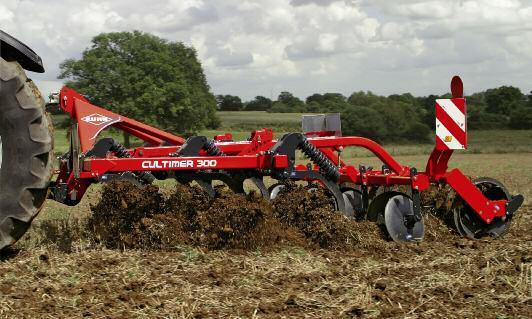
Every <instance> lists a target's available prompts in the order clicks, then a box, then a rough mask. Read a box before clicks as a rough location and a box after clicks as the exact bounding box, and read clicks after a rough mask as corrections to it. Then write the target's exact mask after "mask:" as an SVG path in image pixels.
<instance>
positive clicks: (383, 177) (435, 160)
mask: <svg viewBox="0 0 532 319" xmlns="http://www.w3.org/2000/svg"><path fill="white" fill-rule="evenodd" d="M452 90H453V95H454V94H456V95H455V96H454V97H461V95H462V88H461V81H460V83H458V82H457V81H455V80H454V79H453V84H452ZM60 101H61V105H60V106H61V108H62V109H63V110H64V111H65V112H67V113H69V114H70V117H71V118H72V120H73V122H74V123H76V124H77V126H74V127H77V135H76V136H75V137H77V138H79V154H80V155H81V156H80V158H79V171H78V172H75V171H73V170H69V168H68V167H67V165H66V163H62V165H61V167H60V170H59V172H58V177H57V183H59V184H66V185H67V189H68V195H69V198H70V199H71V200H72V201H79V200H80V199H81V198H82V197H83V194H84V193H85V191H86V189H87V188H88V186H90V184H92V183H95V182H97V181H98V178H100V177H102V176H103V175H105V174H109V173H120V172H126V171H175V172H180V171H203V170H226V171H231V170H243V169H255V170H261V171H268V170H271V169H283V168H287V167H288V166H289V163H288V158H287V156H286V155H276V154H272V153H271V152H269V151H270V150H271V148H272V147H273V146H274V145H275V144H276V143H277V141H276V140H275V139H274V138H273V137H274V135H273V131H272V130H270V129H263V130H258V131H254V132H252V133H251V137H250V139H249V140H247V141H231V140H232V136H231V135H230V134H228V133H227V134H225V135H219V136H217V137H216V138H215V141H216V146H218V148H219V149H220V150H221V151H222V152H223V153H224V156H206V154H205V153H204V152H200V154H199V156H196V157H182V158H179V157H173V156H171V154H173V153H176V152H177V151H179V149H180V148H181V146H182V145H183V144H184V143H185V140H184V139H183V138H181V137H178V136H175V135H172V134H170V133H167V132H164V131H161V130H159V129H157V128H154V127H151V126H149V125H146V124H143V123H140V122H137V121H135V120H132V119H129V118H126V117H124V116H120V115H118V114H116V113H113V112H110V111H108V110H105V109H103V108H100V107H98V106H95V105H92V104H91V103H89V102H88V101H87V100H86V99H85V98H84V97H83V96H81V95H80V94H78V93H77V92H75V91H74V90H72V89H70V88H67V87H64V88H63V89H62V90H61V92H60ZM109 127H115V128H117V129H119V130H122V131H125V132H127V133H129V134H131V135H133V136H135V137H137V138H139V139H141V140H143V141H145V142H146V143H147V144H148V145H150V146H143V147H137V148H134V149H131V150H129V152H130V154H131V158H117V157H115V156H112V155H108V156H107V157H106V158H92V157H86V158H85V157H83V155H84V154H86V153H87V152H88V151H89V150H90V149H92V147H93V146H94V144H95V142H96V141H97V137H98V136H99V134H100V133H101V132H102V131H103V130H104V129H106V128H109ZM315 135H319V136H318V137H309V138H308V141H309V142H310V143H312V144H313V145H314V146H315V147H316V148H318V149H319V150H320V151H321V152H322V153H323V154H325V156H326V157H327V158H329V159H330V160H331V161H332V162H333V163H334V164H335V165H338V167H339V172H340V174H341V176H340V179H339V181H338V183H354V184H359V185H382V186H393V185H410V186H411V187H412V188H413V189H416V190H418V191H423V190H424V189H426V188H428V187H429V185H430V183H447V184H449V185H450V186H451V187H452V188H453V189H454V190H456V192H457V193H458V194H459V195H460V196H461V197H462V198H463V199H464V200H465V201H466V202H467V203H468V204H469V205H470V206H471V207H472V208H473V209H474V210H475V211H476V212H477V214H478V215H479V216H480V217H481V218H482V219H483V220H484V221H485V222H486V223H488V224H489V223H490V222H491V221H492V220H493V218H495V217H497V216H501V217H502V216H504V215H505V209H501V207H506V206H505V205H506V201H504V200H500V201H490V200H488V199H487V198H486V197H484V195H483V194H482V193H481V192H480V190H478V189H477V188H476V187H475V185H473V184H472V183H471V181H470V180H469V179H468V178H467V177H465V176H464V175H463V174H462V173H461V172H460V171H459V170H457V169H454V170H451V171H450V172H447V165H448V161H449V159H450V157H451V155H452V153H453V151H452V150H446V151H442V150H438V149H437V148H435V149H434V150H433V151H432V153H431V155H430V157H429V159H428V161H427V166H426V170H425V172H419V173H417V174H414V175H413V176H411V168H410V167H409V166H404V165H401V164H400V163H399V162H397V161H396V160H395V159H394V158H393V157H392V156H391V155H390V154H389V153H388V152H387V151H386V150H385V149H384V148H383V147H382V146H381V145H379V144H377V143H376V142H374V141H372V140H369V139H367V138H363V137H354V136H349V137H338V136H323V135H326V134H315ZM73 147H75V145H73ZM346 147H362V148H365V149H367V150H369V151H370V152H372V153H373V154H374V155H375V156H376V157H377V158H379V159H380V160H381V161H382V162H383V164H384V165H386V167H387V168H388V169H387V170H385V171H382V170H369V171H366V172H362V173H361V172H360V171H359V170H358V169H357V168H356V167H355V166H353V165H349V164H347V163H345V162H344V161H341V160H340V161H339V156H338V151H341V150H343V149H345V148H346ZM74 160H76V159H74ZM296 170H297V171H306V170H308V168H307V166H305V165H297V166H296ZM314 170H316V171H317V170H318V168H317V167H314Z"/></svg>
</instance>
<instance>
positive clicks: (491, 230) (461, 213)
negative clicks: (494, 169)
mask: <svg viewBox="0 0 532 319" xmlns="http://www.w3.org/2000/svg"><path fill="white" fill-rule="evenodd" d="M473 184H475V185H476V186H477V188H478V189H480V191H481V192H482V194H484V196H486V197H487V198H488V199H489V200H500V199H505V200H509V199H510V198H511V196H510V194H509V193H508V190H507V189H506V187H504V185H503V184H502V183H501V182H499V181H497V180H495V179H493V178H488V177H481V178H478V179H475V180H473ZM501 209H505V208H504V207H502V208H501ZM453 222H454V227H455V229H456V231H457V232H458V233H459V234H460V235H462V236H464V237H468V238H471V239H478V238H482V237H484V236H491V237H502V236H504V235H505V234H506V233H507V232H508V230H509V228H510V225H511V223H512V215H509V216H507V217H504V218H501V217H497V218H495V219H494V220H493V221H492V222H491V223H490V224H486V223H485V222H484V221H483V220H482V219H481V218H480V217H479V216H478V215H477V214H476V213H475V212H474V211H473V210H472V209H471V207H469V205H467V203H465V202H464V201H463V200H462V199H461V198H459V197H457V198H456V200H455V201H454V203H453Z"/></svg>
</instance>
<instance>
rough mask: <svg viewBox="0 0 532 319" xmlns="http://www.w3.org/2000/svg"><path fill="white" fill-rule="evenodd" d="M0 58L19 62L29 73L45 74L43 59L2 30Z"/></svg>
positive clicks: (0, 33)
mask: <svg viewBox="0 0 532 319" xmlns="http://www.w3.org/2000/svg"><path fill="white" fill-rule="evenodd" d="M0 57H2V58H3V59H4V60H6V61H17V62H18V63H19V64H20V66H22V67H23V68H24V69H26V70H28V71H33V72H38V73H43V72H44V66H43V64H42V60H41V57H40V56H38V55H37V53H35V52H34V51H33V50H32V49H30V48H29V47H28V46H27V45H25V44H24V43H22V42H20V41H19V40H17V39H15V38H13V37H12V36H10V35H9V34H7V33H5V32H4V31H2V30H0Z"/></svg>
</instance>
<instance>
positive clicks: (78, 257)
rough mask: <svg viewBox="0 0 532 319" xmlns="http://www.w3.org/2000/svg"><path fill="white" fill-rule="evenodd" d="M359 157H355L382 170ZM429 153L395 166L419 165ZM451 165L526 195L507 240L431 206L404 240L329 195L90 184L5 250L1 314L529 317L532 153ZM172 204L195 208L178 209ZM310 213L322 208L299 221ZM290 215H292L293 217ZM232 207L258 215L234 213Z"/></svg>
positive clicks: (460, 158) (0, 266)
mask: <svg viewBox="0 0 532 319" xmlns="http://www.w3.org/2000/svg"><path fill="white" fill-rule="evenodd" d="M407 154H408V153H407ZM352 156H353V157H352V158H350V159H349V161H350V162H352V163H365V164H367V165H375V166H376V167H378V163H377V162H373V159H371V158H368V157H365V156H362V157H358V154H353V155H352ZM426 157H427V156H426V155H404V156H398V160H399V161H400V162H401V163H403V164H407V165H413V166H416V167H419V168H423V167H424V163H425V161H426ZM451 166H453V167H459V168H461V169H463V170H464V171H465V172H466V173H467V174H468V175H471V176H490V177H494V178H497V179H499V180H501V181H502V182H503V183H504V184H505V185H507V187H508V188H509V189H510V190H511V192H512V193H521V194H523V195H524V196H525V206H524V207H522V208H521V209H520V211H519V212H518V215H517V216H516V217H515V219H514V221H513V225H512V229H511V231H510V233H509V234H507V236H505V237H504V238H503V239H501V240H489V239H486V240H479V241H470V240H467V239H464V238H460V237H459V236H457V235H456V234H455V233H454V232H453V231H452V230H450V229H449V228H448V227H447V226H446V225H445V224H444V223H443V222H442V221H441V220H440V219H439V218H438V217H437V216H436V215H434V214H433V213H432V210H430V209H428V208H427V209H426V210H425V222H426V227H427V230H426V232H427V233H426V238H425V241H423V242H421V243H412V244H408V245H400V244H396V243H393V242H390V241H388V240H387V239H386V238H385V236H384V235H383V233H382V232H381V231H380V229H379V228H378V227H377V226H376V225H375V224H372V223H369V222H361V223H356V225H355V224H350V223H349V224H346V223H345V222H344V221H341V220H337V219H336V217H334V215H332V214H333V213H332V211H330V212H328V211H327V210H326V207H327V203H324V202H323V201H322V202H321V204H323V205H322V206H320V207H306V206H305V204H303V203H301V202H298V201H297V200H294V199H293V198H292V197H290V196H289V197H287V198H286V200H284V201H281V202H279V203H278V204H274V207H273V208H272V207H266V206H264V205H265V204H264V203H260V201H259V200H257V199H253V198H251V199H250V198H244V197H238V196H237V197H235V196H234V195H231V194H229V195H223V196H226V197H223V196H222V198H221V199H220V200H215V201H212V202H209V204H208V205H206V206H205V207H193V209H192V208H190V206H193V205H192V204H190V203H192V200H198V199H199V198H198V196H199V197H201V195H198V194H195V195H194V193H193V192H192V195H194V196H196V197H194V196H192V197H193V198H192V197H190V196H189V197H186V196H188V195H186V194H185V195H186V196H185V197H183V196H184V195H183V193H186V192H183V191H182V189H181V188H177V191H176V189H175V187H176V186H174V185H173V184H171V183H163V184H161V185H158V187H157V188H158V190H157V188H154V189H152V190H151V191H153V192H155V193H158V194H159V195H158V196H159V197H158V200H146V199H145V198H146V194H147V193H146V192H145V191H142V190H126V192H125V193H126V194H128V195H127V196H125V199H124V200H115V201H113V197H112V196H117V195H116V193H113V191H112V190H111V191H110V190H107V192H106V193H105V194H104V195H103V196H104V198H103V199H102V195H101V194H100V191H101V187H94V188H93V189H92V190H91V191H90V193H89V196H87V197H86V198H85V199H84V200H83V202H82V203H81V204H80V205H78V206H77V207H74V208H67V207H65V206H62V205H60V204H56V203H52V202H49V203H47V205H46V208H45V209H44V211H43V212H42V213H41V215H40V216H39V217H38V219H37V220H36V221H35V223H34V227H33V228H32V229H31V230H30V231H29V233H28V234H27V235H26V236H25V237H24V238H23V240H21V241H20V242H19V243H17V245H16V246H15V247H14V248H13V249H11V250H10V251H8V252H5V253H3V254H2V257H1V258H2V259H1V261H0V296H1V297H0V317H5V318H77V317H90V318H132V317H135V318H217V317H224V318H293V317H298V318H387V317H395V318H466V317H467V318H530V317H532V310H531V309H532V235H531V229H532V217H531V214H532V202H531V201H530V198H532V186H531V183H530V181H531V180H532V154H531V153H526V152H525V153H506V154H490V153H488V154H467V155H466V154H457V155H455V156H454V157H453V160H452V162H451ZM294 192H297V191H296V190H294ZM106 194H107V195H106ZM105 196H107V197H105ZM176 196H177V197H176ZM179 196H181V197H179ZM309 196H310V195H309ZM178 199H179V200H181V202H182V203H188V204H187V205H188V206H187V205H184V206H183V205H182V206H183V207H182V206H172V205H174V204H175V203H176V202H178ZM319 200H320V199H319V198H318V202H319ZM102 201H103V202H104V205H103V206H102ZM146 201H147V202H148V203H146ZM113 203H114V204H113ZM139 203H140V204H139ZM224 203H227V204H226V205H224ZM142 205H146V206H142ZM154 205H155V206H154ZM161 205H162V206H161ZM168 205H170V206H168ZM91 206H93V209H92V210H93V213H94V215H92V213H91ZM185 206H186V207H185ZM199 206H201V205H199ZM138 207H141V208H140V209H137V208H138ZM154 207H155V208H154ZM161 207H162V208H161ZM265 207H266V208H265ZM161 210H164V212H165V214H166V215H158V214H159V213H160V211H161ZM305 210H308V211H312V214H315V215H305V216H296V215H297V214H296V213H297V211H305ZM107 211H109V212H110V213H109V214H110V215H109V217H108V218H109V219H108V220H106V219H105V218H104V216H105V213H106V212H107ZM146 211H151V212H152V213H150V214H152V215H150V216H148V217H150V218H148V219H146V218H142V216H144V217H146V216H145V215H143V214H145V213H144V212H146ZM174 211H179V212H180V213H179V214H177V213H176V214H175V215H172V214H174V213H173V212H174ZM224 211H225V212H227V211H229V213H224ZM183 212H185V213H183ZM188 212H193V214H194V215H190V216H192V217H190V216H189V215H186V214H189V213H188ZM231 212H232V213H231ZM264 212H266V213H264ZM283 213H286V214H287V215H288V216H291V217H290V218H292V220H291V221H290V222H287V223H285V222H286V220H285V219H283V218H284V217H280V216H281V215H283ZM113 214H114V215H113ZM126 214H133V216H136V215H135V214H137V215H138V214H140V215H142V216H140V217H139V218H137V219H136V220H135V222H136V224H134V225H135V226H134V227H133V228H132V229H133V231H129V232H128V233H127V234H125V235H124V236H122V235H123V234H122V235H121V234H120V230H123V225H122V226H120V225H118V224H115V222H116V220H117V219H119V218H121V217H124V216H125V215H126ZM183 214H185V215H183ZM191 214H192V213H191ZM224 214H225V215H224ZM228 214H229V215H228ZM235 214H236V215H238V214H240V215H238V216H243V217H249V216H252V217H254V218H257V219H254V220H255V221H256V222H254V223H250V222H249V221H248V220H245V221H243V220H242V219H239V220H236V221H235V220H234V219H232V217H231V216H235ZM95 216H99V217H100V219H97V218H96V219H95ZM128 216H130V215H128ZM183 216H188V217H189V219H190V220H193V221H194V225H189V223H190V222H189V221H183V220H181V219H179V218H183ZM257 216H258V217H257ZM316 216H317V217H316ZM166 217H169V218H170V219H171V218H172V217H175V218H177V219H174V221H173V222H172V221H169V219H168V218H166ZM314 217H316V218H317V219H313V218H314ZM298 218H299V219H298ZM305 218H306V219H305ZM175 220H177V222H176V221H175ZM316 220H317V221H318V222H316ZM90 221H92V228H90V227H88V226H86V224H87V223H90ZM106 222H108V224H109V227H107V228H106V227H105V226H106ZM228 223H229V224H230V225H229V226H228ZM231 223H232V224H231ZM277 223H280V224H277ZM283 223H284V224H283ZM95 225H96V226H95ZM183 225H186V227H185V226H183ZM235 225H237V226H241V227H242V225H245V226H246V227H242V229H236V228H235V229H232V228H231V227H233V226H235ZM286 225H290V227H288V226H286ZM277 226H279V227H277ZM120 227H122V228H120ZM171 227H175V228H171ZM187 227H188V228H187ZM280 228H282V229H283V230H282V231H278V229H280ZM174 229H175V230H174ZM334 229H340V230H339V231H335V230H334ZM115 230H116V233H114V231H115ZM162 230H164V231H162ZM227 233H231V234H235V233H236V234H238V236H240V237H238V240H235V239H234V238H233V239H231V238H229V239H228V237H224V236H226V235H224V234H227ZM117 234H118V235H117ZM229 237H230V236H229Z"/></svg>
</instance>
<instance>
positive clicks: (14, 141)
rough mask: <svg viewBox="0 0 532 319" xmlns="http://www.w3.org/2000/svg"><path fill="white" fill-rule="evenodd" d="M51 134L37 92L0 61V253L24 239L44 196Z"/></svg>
mask: <svg viewBox="0 0 532 319" xmlns="http://www.w3.org/2000/svg"><path fill="white" fill-rule="evenodd" d="M52 136H53V135H52V127H51V123H50V122H49V120H48V117H47V114H46V112H45V108H44V100H43V98H42V96H41V94H40V92H39V90H38V89H37V87H36V86H35V84H34V83H33V82H32V81H31V80H30V79H28V78H27V77H26V74H25V73H24V70H23V69H22V67H21V66H20V65H19V64H18V63H17V62H9V61H6V60H4V59H2V58H0V249H3V248H5V247H7V246H9V245H12V244H13V243H15V242H16V241H17V240H18V239H19V238H20V237H22V235H24V233H25V232H26V230H27V229H28V228H29V226H30V224H31V222H32V220H33V219H34V218H35V216H37V214H38V213H39V211H40V210H41V208H42V206H43V204H44V201H45V199H46V198H47V195H48V185H49V182H50V178H51V176H52V165H53V160H52V156H53V139H52Z"/></svg>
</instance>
